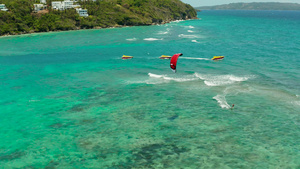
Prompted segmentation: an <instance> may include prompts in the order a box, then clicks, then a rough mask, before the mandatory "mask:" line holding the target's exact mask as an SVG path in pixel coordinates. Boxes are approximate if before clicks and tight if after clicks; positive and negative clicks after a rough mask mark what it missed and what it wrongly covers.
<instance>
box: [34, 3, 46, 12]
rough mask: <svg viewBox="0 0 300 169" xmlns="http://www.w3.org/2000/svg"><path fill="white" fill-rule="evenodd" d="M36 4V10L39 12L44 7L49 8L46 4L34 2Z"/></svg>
mask: <svg viewBox="0 0 300 169" xmlns="http://www.w3.org/2000/svg"><path fill="white" fill-rule="evenodd" d="M33 6H34V12H38V11H41V10H44V9H47V6H46V5H44V4H33Z"/></svg>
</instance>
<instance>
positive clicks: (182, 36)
mask: <svg viewBox="0 0 300 169" xmlns="http://www.w3.org/2000/svg"><path fill="white" fill-rule="evenodd" d="M178 37H180V38H198V36H196V35H185V34H180V35H178Z"/></svg>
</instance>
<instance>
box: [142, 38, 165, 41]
mask: <svg viewBox="0 0 300 169" xmlns="http://www.w3.org/2000/svg"><path fill="white" fill-rule="evenodd" d="M144 40H146V41H155V40H163V38H161V39H157V38H145V39H144Z"/></svg>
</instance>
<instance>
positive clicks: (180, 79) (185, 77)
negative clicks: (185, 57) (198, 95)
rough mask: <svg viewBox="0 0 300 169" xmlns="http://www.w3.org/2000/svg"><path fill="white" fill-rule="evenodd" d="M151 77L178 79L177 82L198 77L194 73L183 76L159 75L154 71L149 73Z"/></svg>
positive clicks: (168, 79) (169, 79)
mask: <svg viewBox="0 0 300 169" xmlns="http://www.w3.org/2000/svg"><path fill="white" fill-rule="evenodd" d="M148 75H149V77H151V78H160V79H163V80H167V81H176V82H187V81H193V80H197V78H196V77H195V76H193V75H187V76H182V77H169V76H167V75H157V74H153V73H148Z"/></svg>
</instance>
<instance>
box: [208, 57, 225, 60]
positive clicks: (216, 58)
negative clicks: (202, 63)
mask: <svg viewBox="0 0 300 169" xmlns="http://www.w3.org/2000/svg"><path fill="white" fill-rule="evenodd" d="M223 58H224V56H214V57H213V58H212V59H211V60H222V59H223Z"/></svg>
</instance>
